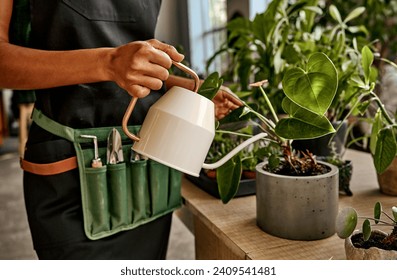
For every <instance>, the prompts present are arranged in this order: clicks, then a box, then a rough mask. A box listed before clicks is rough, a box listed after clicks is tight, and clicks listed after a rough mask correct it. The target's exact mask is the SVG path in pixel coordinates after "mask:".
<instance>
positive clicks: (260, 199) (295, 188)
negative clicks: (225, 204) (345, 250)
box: [256, 162, 339, 240]
mask: <svg viewBox="0 0 397 280" xmlns="http://www.w3.org/2000/svg"><path fill="white" fill-rule="evenodd" d="M320 163H322V164H325V165H327V166H328V167H329V168H330V172H328V173H326V174H322V175H319V176H300V177H298V176H283V175H277V174H274V173H270V172H267V171H265V170H263V166H264V164H265V163H260V164H258V165H257V166H256V209H257V224H258V226H259V227H260V228H261V229H262V230H264V231H265V232H267V233H269V234H271V235H275V236H278V237H282V238H286V239H294V240H318V239H323V238H326V237H329V236H331V235H333V234H334V233H335V219H336V215H337V213H338V205H339V186H338V185H339V184H338V181H339V176H338V168H337V167H336V166H334V165H331V164H329V163H325V162H320Z"/></svg>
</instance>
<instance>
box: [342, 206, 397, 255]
mask: <svg viewBox="0 0 397 280" xmlns="http://www.w3.org/2000/svg"><path fill="white" fill-rule="evenodd" d="M391 213H392V215H388V214H387V213H386V212H384V211H383V209H382V205H381V203H380V202H376V203H375V206H374V215H373V217H360V216H358V214H357V211H356V210H355V209H354V208H352V207H346V208H344V209H342V210H341V211H340V212H339V213H338V216H337V220H336V232H337V235H338V236H339V237H340V238H343V239H345V252H346V258H347V259H348V260H363V259H365V260H374V259H383V260H387V259H388V260H397V207H396V206H393V207H392V208H391ZM382 215H383V216H384V217H385V218H384V219H382V218H381V217H383V216H382ZM358 219H364V222H363V224H362V229H361V231H360V230H355V229H356V226H357V222H358ZM373 226H377V227H389V228H391V232H390V233H388V234H387V233H385V232H384V231H380V230H378V229H373V228H372V227H373Z"/></svg>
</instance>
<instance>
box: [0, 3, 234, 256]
mask: <svg viewBox="0 0 397 280" xmlns="http://www.w3.org/2000/svg"><path fill="white" fill-rule="evenodd" d="M14 1H16V0H14ZM13 4H15V3H13V0H0V7H1V9H0V73H1V75H0V87H2V88H11V89H22V90H23V89H36V103H35V107H36V108H37V109H39V110H40V111H41V112H42V113H43V114H44V115H46V116H47V117H49V118H51V119H52V120H54V121H56V122H58V123H61V124H63V125H65V126H69V127H72V128H77V129H78V128H94V127H109V126H110V127H111V126H119V125H120V124H121V120H122V117H123V114H124V112H125V108H126V107H127V105H128V103H129V101H130V98H131V97H130V96H129V94H130V95H132V96H135V97H139V98H140V99H139V100H138V103H137V105H136V106H135V109H134V113H133V116H132V117H131V120H130V124H133V125H139V124H141V123H142V121H143V119H144V118H145V116H146V113H147V110H148V108H149V107H150V106H151V105H152V104H153V103H154V102H155V101H156V100H157V99H158V98H159V97H160V96H161V95H162V94H163V92H164V90H165V89H164V84H165V85H166V87H167V88H169V87H171V86H173V85H179V86H183V87H186V88H193V81H192V80H189V79H181V78H177V77H174V76H171V75H169V72H168V69H169V68H170V67H171V65H172V61H176V62H180V61H181V60H182V59H183V55H182V54H180V53H178V52H177V51H176V50H175V48H174V47H172V46H170V45H167V44H164V43H162V42H159V41H157V40H155V39H153V37H154V30H155V26H156V22H157V17H158V13H159V10H160V6H161V1H160V0H157V1H156V0H152V1H146V0H139V1H135V0H134V1H131V0H130V1H112V0H95V1H94V0H84V1H80V0H31V1H30V4H31V35H30V36H31V37H30V42H31V43H30V48H25V47H21V46H17V45H14V44H12V43H10V41H9V25H10V20H11V17H12V11H13V7H14V6H13ZM128 93H129V94H128ZM215 101H216V104H217V106H216V107H217V109H216V114H217V117H218V118H219V117H222V116H224V115H225V114H226V113H227V112H228V111H229V110H231V109H235V108H237V107H238V106H239V105H240V104H239V103H238V102H237V101H234V99H233V98H232V97H230V96H229V95H227V94H225V93H224V92H219V93H218V95H217V97H216V98H215ZM73 155H75V151H74V148H73V145H72V143H71V142H69V141H67V140H65V139H62V138H60V137H57V136H55V135H53V134H51V133H49V132H47V131H46V130H44V129H42V128H40V127H39V126H37V125H36V124H35V123H33V124H32V126H31V129H30V132H29V139H28V143H27V144H26V151H25V159H26V160H28V161H31V162H34V163H52V162H57V161H59V160H62V159H66V158H69V157H71V156H73ZM24 192H25V202H26V209H27V213H28V220H29V225H30V229H31V233H32V238H33V244H34V248H35V250H36V252H37V255H38V257H39V258H40V259H164V258H165V256H166V251H167V244H168V236H169V230H170V224H171V214H167V215H164V216H163V217H161V218H159V219H157V220H155V221H153V222H150V223H147V224H145V225H142V226H140V227H138V228H136V229H133V230H129V231H125V232H122V233H118V234H115V235H112V236H110V237H107V238H103V239H100V240H96V241H92V240H89V239H87V237H86V236H85V234H84V230H83V221H82V210H81V197H80V183H79V177H78V170H77V169H74V170H71V171H68V172H64V173H61V174H58V175H55V176H40V175H36V174H32V173H30V172H25V173H24Z"/></svg>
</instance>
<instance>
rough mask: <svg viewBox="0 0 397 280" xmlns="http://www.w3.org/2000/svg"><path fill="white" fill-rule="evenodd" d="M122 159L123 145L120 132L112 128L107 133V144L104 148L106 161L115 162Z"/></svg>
mask: <svg viewBox="0 0 397 280" xmlns="http://www.w3.org/2000/svg"><path fill="white" fill-rule="evenodd" d="M123 161H124V156H123V146H122V142H121V135H120V132H119V131H118V130H117V129H115V128H113V129H112V130H111V131H110V132H109V135H108V145H107V150H106V163H107V164H117V163H120V162H123Z"/></svg>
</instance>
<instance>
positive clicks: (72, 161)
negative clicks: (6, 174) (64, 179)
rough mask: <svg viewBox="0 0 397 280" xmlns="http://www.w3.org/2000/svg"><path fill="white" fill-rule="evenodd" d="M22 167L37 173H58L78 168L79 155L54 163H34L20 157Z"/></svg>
mask: <svg viewBox="0 0 397 280" xmlns="http://www.w3.org/2000/svg"><path fill="white" fill-rule="evenodd" d="M20 164H21V168H22V169H23V170H25V171H27V172H30V173H33V174H37V175H56V174H60V173H63V172H66V171H70V170H73V169H75V168H77V157H76V156H74V157H70V158H67V159H64V160H60V161H57V162H52V163H33V162H29V161H26V160H24V159H22V158H21V159H20Z"/></svg>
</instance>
